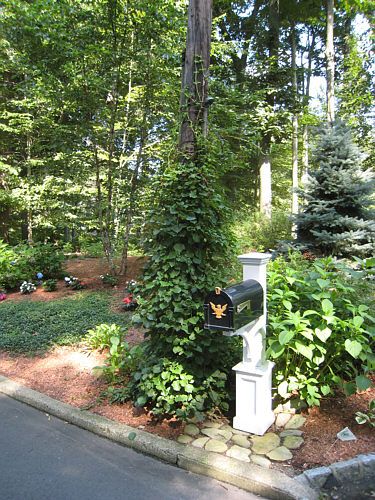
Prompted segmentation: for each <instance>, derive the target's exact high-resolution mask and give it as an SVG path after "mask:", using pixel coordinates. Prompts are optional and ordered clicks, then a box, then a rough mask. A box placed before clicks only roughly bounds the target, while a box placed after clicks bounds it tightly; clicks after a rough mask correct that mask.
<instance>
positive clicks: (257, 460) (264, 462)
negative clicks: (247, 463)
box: [250, 455, 271, 469]
mask: <svg viewBox="0 0 375 500" xmlns="http://www.w3.org/2000/svg"><path fill="white" fill-rule="evenodd" d="M250 459H251V461H252V462H253V463H254V464H256V465H260V466H261V467H265V468H266V469H269V468H270V467H271V461H270V460H268V458H266V457H263V456H262V455H251V457H250Z"/></svg>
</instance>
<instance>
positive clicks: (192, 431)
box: [184, 424, 199, 436]
mask: <svg viewBox="0 0 375 500" xmlns="http://www.w3.org/2000/svg"><path fill="white" fill-rule="evenodd" d="M184 432H185V434H189V436H198V434H199V429H198V427H197V426H196V425H194V424H187V425H185V429H184Z"/></svg>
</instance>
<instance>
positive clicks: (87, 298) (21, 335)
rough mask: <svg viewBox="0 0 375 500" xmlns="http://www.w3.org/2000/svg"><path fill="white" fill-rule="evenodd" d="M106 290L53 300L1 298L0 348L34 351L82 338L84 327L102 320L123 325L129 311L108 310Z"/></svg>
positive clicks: (89, 326)
mask: <svg viewBox="0 0 375 500" xmlns="http://www.w3.org/2000/svg"><path fill="white" fill-rule="evenodd" d="M111 303H112V302H111V297H110V295H108V294H107V293H105V292H96V293H89V294H88V293H86V292H79V293H77V294H75V295H74V296H71V297H65V298H62V299H57V300H54V301H48V302H45V301H33V302H30V301H20V302H13V301H4V302H2V303H1V321H0V349H3V350H5V351H11V352H26V353H33V352H35V351H42V350H45V349H47V348H49V347H50V346H52V345H54V344H58V345H69V344H72V343H74V342H78V341H81V340H82V339H83V337H84V336H85V335H86V334H87V330H89V329H92V328H95V326H96V325H99V324H101V323H103V322H105V323H109V324H111V323H116V324H118V325H119V326H120V327H125V326H126V325H127V324H128V323H129V320H130V317H129V315H128V314H124V313H114V312H112V311H111V310H110V306H111Z"/></svg>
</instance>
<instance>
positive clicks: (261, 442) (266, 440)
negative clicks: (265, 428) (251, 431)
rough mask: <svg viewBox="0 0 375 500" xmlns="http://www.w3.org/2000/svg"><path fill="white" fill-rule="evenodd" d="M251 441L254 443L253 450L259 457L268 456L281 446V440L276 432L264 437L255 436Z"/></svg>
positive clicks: (268, 433)
mask: <svg viewBox="0 0 375 500" xmlns="http://www.w3.org/2000/svg"><path fill="white" fill-rule="evenodd" d="M251 440H252V442H253V445H252V447H251V449H252V451H253V453H255V454H257V455H266V454H267V453H268V452H270V451H271V450H273V449H275V448H277V447H278V446H279V445H280V438H279V436H278V435H277V434H275V433H274V432H267V433H266V434H264V436H254V437H252V438H251Z"/></svg>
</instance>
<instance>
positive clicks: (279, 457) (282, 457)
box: [267, 446, 293, 462]
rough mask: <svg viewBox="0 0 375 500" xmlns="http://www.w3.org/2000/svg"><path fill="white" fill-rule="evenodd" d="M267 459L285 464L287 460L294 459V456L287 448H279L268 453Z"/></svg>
mask: <svg viewBox="0 0 375 500" xmlns="http://www.w3.org/2000/svg"><path fill="white" fill-rule="evenodd" d="M267 457H268V458H270V459H271V460H275V461H277V462H285V461H286V460H290V459H291V458H293V455H292V454H291V452H290V451H289V450H288V448H286V447H285V446H279V447H278V448H275V449H274V450H272V451H270V452H269V453H267Z"/></svg>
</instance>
